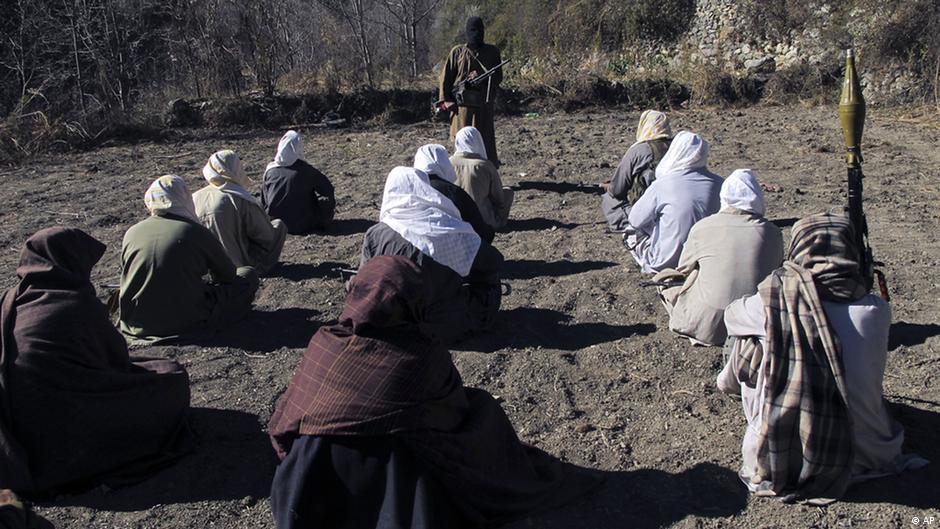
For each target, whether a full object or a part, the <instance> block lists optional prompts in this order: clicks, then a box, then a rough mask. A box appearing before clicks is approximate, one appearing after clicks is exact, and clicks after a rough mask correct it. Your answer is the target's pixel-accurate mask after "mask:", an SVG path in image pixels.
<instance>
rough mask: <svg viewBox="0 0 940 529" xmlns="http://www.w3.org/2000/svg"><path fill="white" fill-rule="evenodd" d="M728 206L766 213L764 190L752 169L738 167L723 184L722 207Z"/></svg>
mask: <svg viewBox="0 0 940 529" xmlns="http://www.w3.org/2000/svg"><path fill="white" fill-rule="evenodd" d="M728 207H731V208H736V209H740V210H742V211H747V212H749V213H753V214H755V215H760V216H763V215H764V213H766V210H767V207H766V205H765V204H764V192H763V191H762V190H761V188H760V184H759V183H757V177H755V176H754V173H752V172H751V170H750V169H738V170H737V171H735V172H733V173H731V175H730V176H728V178H725V182H724V183H723V184H721V209H725V208H728Z"/></svg>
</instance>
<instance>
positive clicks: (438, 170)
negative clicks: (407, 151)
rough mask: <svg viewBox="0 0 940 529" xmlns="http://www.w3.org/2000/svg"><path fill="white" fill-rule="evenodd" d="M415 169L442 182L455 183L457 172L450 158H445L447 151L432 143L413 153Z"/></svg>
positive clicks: (441, 146)
mask: <svg viewBox="0 0 940 529" xmlns="http://www.w3.org/2000/svg"><path fill="white" fill-rule="evenodd" d="M414 166H415V169H417V170H419V171H422V172H424V173H425V174H428V175H432V174H433V175H437V176H438V177H439V178H441V179H442V180H446V181H448V182H450V183H452V184H453V183H454V182H456V181H457V171H456V170H455V169H454V166H453V164H451V163H450V158H448V156H447V149H445V148H444V146H443V145H438V144H436V143H432V144H429V145H425V146H424V147H421V148H420V149H418V152H417V153H415V162H414Z"/></svg>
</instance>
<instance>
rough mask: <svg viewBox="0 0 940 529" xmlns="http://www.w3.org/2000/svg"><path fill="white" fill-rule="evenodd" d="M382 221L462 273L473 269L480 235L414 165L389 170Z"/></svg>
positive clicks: (462, 274)
mask: <svg viewBox="0 0 940 529" xmlns="http://www.w3.org/2000/svg"><path fill="white" fill-rule="evenodd" d="M445 160H446V158H445ZM379 222H384V223H385V224H387V225H388V226H389V227H391V228H392V229H393V230H395V231H396V232H397V233H398V234H399V235H401V236H402V237H403V238H404V239H405V240H407V241H408V242H410V243H411V244H413V245H414V246H415V248H417V249H418V250H420V251H421V253H423V254H425V255H427V256H429V257H431V258H432V259H434V260H435V261H437V262H438V263H440V264H442V265H444V266H446V267H448V268H450V269H451V270H453V271H454V272H457V273H458V274H459V275H460V276H461V277H466V276H467V274H469V273H470V268H471V266H472V265H473V260H474V259H475V258H476V255H477V251H478V250H479V249H480V236H479V235H477V234H476V232H475V231H473V227H471V226H470V225H469V224H467V223H466V222H464V221H463V220H461V218H460V212H459V211H457V206H454V203H453V202H451V201H450V200H449V199H448V198H447V197H445V196H444V195H442V194H440V193H438V192H437V191H436V190H435V189H434V188H433V187H431V184H429V183H428V176H427V175H426V174H425V173H424V172H422V171H419V170H417V169H414V168H412V167H396V168H394V169H392V172H390V173H388V179H387V180H386V181H385V192H384V194H383V195H382V211H381V213H380V214H379Z"/></svg>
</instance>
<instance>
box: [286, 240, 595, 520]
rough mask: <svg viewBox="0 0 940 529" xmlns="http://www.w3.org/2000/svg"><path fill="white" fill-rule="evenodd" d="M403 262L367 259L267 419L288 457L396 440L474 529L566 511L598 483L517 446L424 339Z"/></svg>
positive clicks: (422, 289) (411, 271) (478, 393)
mask: <svg viewBox="0 0 940 529" xmlns="http://www.w3.org/2000/svg"><path fill="white" fill-rule="evenodd" d="M420 274H421V272H420V270H419V269H418V267H417V266H416V265H415V264H413V263H412V262H411V261H409V260H408V259H406V258H404V257H390V256H378V257H375V258H373V259H370V260H369V262H368V263H366V264H365V265H364V266H363V267H362V268H360V270H359V273H358V274H357V275H356V277H355V278H353V279H352V280H351V281H350V291H349V295H348V296H347V298H346V305H345V307H344V309H343V313H342V315H341V316H340V319H339V323H338V324H336V325H333V326H330V327H322V328H320V330H318V331H317V334H316V335H314V337H313V339H311V341H310V346H309V347H308V348H307V351H306V353H305V354H304V358H303V360H302V361H301V364H300V366H298V368H297V371H296V372H295V373H294V377H293V378H292V379H291V382H290V385H289V386H288V388H287V392H285V394H284V396H283V397H281V400H280V401H279V402H278V405H277V409H276V410H275V412H274V415H273V416H272V418H271V423H270V424H269V427H268V428H269V432H270V435H271V438H272V441H273V443H274V446H275V449H276V450H277V452H278V455H279V456H280V457H281V458H282V459H283V458H284V457H285V456H286V455H287V452H288V451H289V450H290V448H291V445H292V444H293V442H294V440H296V439H297V438H298V436H300V435H311V436H336V435H344V436H358V437H372V438H374V439H379V440H381V439H382V437H384V436H390V437H392V436H393V437H394V438H395V440H396V442H401V443H402V445H403V446H404V448H405V449H407V450H409V451H410V452H411V453H412V455H413V456H414V457H415V459H416V462H417V464H419V465H420V466H421V467H422V468H423V469H424V470H425V471H427V472H428V473H429V474H430V475H431V476H432V477H433V478H434V480H435V483H436V484H437V485H439V486H440V487H441V489H442V490H444V491H445V493H446V495H447V496H448V497H449V500H450V502H451V505H452V506H453V507H454V508H455V509H457V510H459V511H460V513H461V514H462V516H463V518H464V519H465V520H466V521H468V522H469V523H470V524H471V525H473V526H475V527H476V526H490V525H494V524H498V523H503V522H506V521H508V520H511V519H513V518H516V517H518V516H520V515H523V514H528V513H531V512H534V511H538V510H541V509H545V508H548V507H553V506H558V505H562V504H564V503H566V502H568V501H570V500H572V499H574V498H577V497H579V496H581V495H583V494H585V493H586V492H588V491H589V490H591V489H592V488H594V487H595V486H596V485H597V484H598V483H599V479H598V477H597V476H595V475H594V474H592V473H586V472H582V471H578V470H577V469H574V468H572V467H570V466H568V465H565V464H562V463H561V462H559V461H557V460H556V459H554V458H553V457H551V456H549V455H548V454H546V453H544V452H542V451H540V450H538V449H536V448H532V447H528V446H525V445H523V444H522V443H520V442H519V439H518V437H517V436H516V433H515V431H514V430H513V427H512V424H511V423H510V422H509V418H508V417H506V414H505V413H504V412H503V410H502V408H501V407H500V406H499V404H498V403H497V402H496V400H495V399H494V398H493V397H492V396H491V395H490V394H488V393H486V392H485V391H482V390H478V389H473V388H464V387H463V383H462V381H461V379H460V375H459V373H458V372H457V369H456V367H454V364H453V362H452V361H451V358H450V353H448V352H447V350H446V349H444V348H442V347H440V346H438V345H436V344H435V343H434V342H432V341H431V340H430V339H429V338H427V337H425V336H423V335H422V333H421V330H420V327H419V322H421V321H422V320H423V319H424V318H425V317H426V311H427V310H428V309H427V308H426V306H427V302H428V299H430V297H431V296H430V293H429V292H428V291H427V289H426V284H425V282H423V281H422V280H421V276H420Z"/></svg>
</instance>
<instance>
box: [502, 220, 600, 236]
mask: <svg viewBox="0 0 940 529" xmlns="http://www.w3.org/2000/svg"><path fill="white" fill-rule="evenodd" d="M578 226H582V224H576V223H574V222H559V221H557V220H552V219H544V218H541V217H535V218H531V219H509V221H508V222H506V226H505V227H504V228H502V229H501V230H500V232H502V233H509V232H514V231H542V230H550V229H552V228H556V229H559V230H570V229H574V228H577V227H578Z"/></svg>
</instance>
